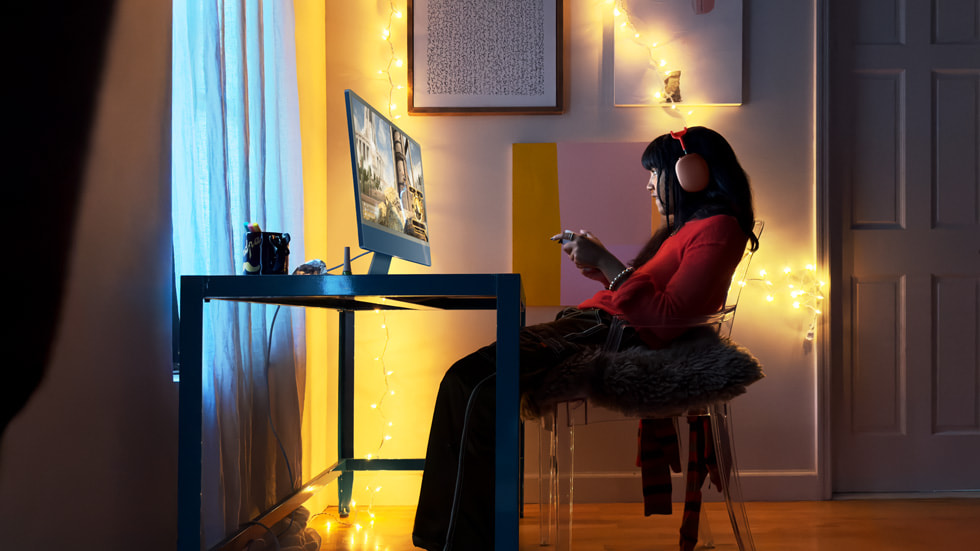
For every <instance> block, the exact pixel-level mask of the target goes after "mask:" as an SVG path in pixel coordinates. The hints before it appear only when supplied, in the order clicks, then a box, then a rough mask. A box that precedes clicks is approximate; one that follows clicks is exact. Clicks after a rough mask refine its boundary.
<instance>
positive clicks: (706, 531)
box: [698, 504, 715, 549]
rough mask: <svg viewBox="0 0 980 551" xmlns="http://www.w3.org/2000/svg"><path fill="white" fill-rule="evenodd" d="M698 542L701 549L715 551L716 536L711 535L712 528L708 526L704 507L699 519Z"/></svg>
mask: <svg viewBox="0 0 980 551" xmlns="http://www.w3.org/2000/svg"><path fill="white" fill-rule="evenodd" d="M698 542H699V544H700V548H701V549H714V548H715V536H714V535H713V534H712V533H711V526H709V525H708V515H706V514H704V505H703V504H702V506H701V513H700V518H699V519H698Z"/></svg>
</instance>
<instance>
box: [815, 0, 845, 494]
mask: <svg viewBox="0 0 980 551" xmlns="http://www.w3.org/2000/svg"><path fill="white" fill-rule="evenodd" d="M831 1H832V0H814V4H813V8H814V27H815V28H814V64H813V66H814V79H813V80H814V101H813V103H814V161H815V162H814V172H815V174H814V185H815V193H814V203H815V208H816V213H815V221H816V229H815V234H816V235H815V237H816V253H817V263H818V264H817V265H818V266H822V267H823V269H824V270H826V275H827V277H828V279H829V285H830V292H829V293H828V295H827V300H825V301H824V305H823V306H824V308H823V315H822V316H821V317H820V319H819V326H818V328H817V329H818V333H817V334H818V335H822V338H818V339H817V343H816V344H817V346H816V347H815V348H816V351H817V376H816V381H815V382H816V392H817V396H816V399H817V412H816V415H817V420H816V421H817V424H816V426H817V457H816V460H817V473H818V483H819V485H820V488H821V492H822V497H823V498H824V499H830V498H832V497H833V492H834V489H833V480H834V477H833V453H832V451H833V450H832V449H831V445H832V442H833V439H832V434H831V429H832V426H833V423H832V420H833V403H832V397H833V392H832V390H833V388H834V387H833V385H834V384H835V383H837V382H839V376H838V374H839V373H840V369H841V365H842V363H841V362H842V358H841V350H842V346H841V345H842V344H843V341H842V339H843V337H844V335H843V320H841V319H840V316H841V311H842V308H841V303H840V301H841V298H840V297H841V293H840V292H839V289H840V288H841V287H840V285H841V284H842V283H841V277H842V276H841V267H840V259H841V248H842V246H843V243H842V242H841V230H840V214H839V212H838V215H837V217H836V218H835V216H834V209H833V208H832V207H833V205H834V204H839V202H836V203H835V201H834V200H833V194H834V191H835V190H833V189H831V185H830V176H829V175H830V162H831V156H830V118H831V117H830V110H831V93H830V91H831V88H830V76H831V73H830V71H831V69H830V43H831V41H830V36H831V33H830V30H831V21H830V3H831Z"/></svg>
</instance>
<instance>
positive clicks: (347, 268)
mask: <svg viewBox="0 0 980 551" xmlns="http://www.w3.org/2000/svg"><path fill="white" fill-rule="evenodd" d="M353 273H354V271H353V270H352V269H351V267H350V247H344V271H343V272H341V275H352V274H353Z"/></svg>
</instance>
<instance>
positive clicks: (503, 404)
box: [494, 278, 524, 551]
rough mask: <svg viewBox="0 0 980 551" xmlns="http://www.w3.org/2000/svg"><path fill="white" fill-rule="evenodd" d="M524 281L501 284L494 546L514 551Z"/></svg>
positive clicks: (516, 540)
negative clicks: (522, 292)
mask: <svg viewBox="0 0 980 551" xmlns="http://www.w3.org/2000/svg"><path fill="white" fill-rule="evenodd" d="M522 310H523V308H522V307H521V286H520V280H519V279H517V280H516V281H515V280H514V279H512V278H502V279H499V280H498V284H497V412H496V421H497V423H496V424H497V429H496V432H497V435H496V437H497V453H496V477H495V481H496V484H495V486H496V487H495V488H494V547H495V548H496V549H497V550H498V551H501V550H508V551H512V550H514V549H517V546H518V532H517V529H518V522H519V521H518V514H517V510H518V503H517V502H518V497H517V496H518V491H517V484H516V482H517V481H518V468H517V464H518V456H517V455H518V452H517V447H518V445H517V442H518V438H519V435H518V431H519V422H518V410H519V409H520V403H519V400H520V396H519V391H518V385H519V378H518V372H519V367H520V346H519V337H518V333H519V331H520V326H521V324H522V322H523V319H524V317H523V311H522Z"/></svg>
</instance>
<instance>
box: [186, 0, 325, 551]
mask: <svg viewBox="0 0 980 551" xmlns="http://www.w3.org/2000/svg"><path fill="white" fill-rule="evenodd" d="M293 25H294V19H293V6H292V2H279V1H272V0H264V1H262V0H208V1H204V2H202V1H200V0H174V1H173V90H172V92H173V98H172V107H173V119H172V123H173V129H172V135H173V143H172V147H173V150H172V155H173V161H172V162H173V166H172V170H173V192H172V202H173V206H172V208H173V244H174V269H175V272H176V276H177V285H178V286H179V284H180V276H181V275H183V274H206V275H218V274H240V273H241V272H242V258H243V254H242V251H243V248H244V239H245V225H246V224H247V223H250V222H255V223H258V224H259V225H260V226H261V228H262V229H263V230H265V231H276V232H287V233H289V234H290V235H291V237H292V241H291V243H290V263H291V264H292V265H298V264H301V263H302V259H303V239H302V234H301V231H302V228H303V218H302V209H303V205H302V190H303V182H302V166H301V157H300V127H299V104H298V92H297V81H296V54H295V42H294V32H293ZM242 277H246V276H242ZM248 277H263V276H248ZM178 296H179V287H178ZM304 335H305V331H304V318H303V312H302V310H301V309H289V308H283V309H282V310H281V311H279V310H277V308H276V307H274V306H265V305H248V304H235V303H224V302H222V301H213V302H211V303H210V304H208V305H207V306H206V308H205V320H204V342H205V350H204V354H205V357H204V385H203V388H204V390H203V394H204V396H203V401H204V422H203V440H204V442H203V451H204V455H203V457H204V464H203V466H202V483H203V506H202V518H203V519H204V520H203V527H202V529H203V532H204V534H203V537H204V542H205V545H206V546H207V547H211V546H213V545H214V544H215V543H218V542H219V541H221V540H222V539H224V538H225V537H226V536H227V535H228V534H231V533H234V532H236V531H237V530H238V529H239V528H240V527H241V525H242V524H243V523H245V522H248V521H250V520H253V519H255V517H256V516H258V515H259V514H260V513H261V512H262V511H264V510H266V509H268V508H269V507H270V506H271V505H273V504H275V503H276V502H278V501H279V500H281V499H282V498H283V497H285V496H287V495H289V494H291V493H292V492H293V491H294V489H295V488H297V487H298V486H299V484H300V483H301V481H300V479H299V477H300V476H301V473H302V469H301V465H300V462H301V459H302V451H301V441H300V426H301V424H300V423H301V417H302V404H303V401H302V397H303V392H304V388H303V385H304V382H305V378H306V374H305V342H303V337H304Z"/></svg>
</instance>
